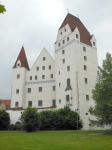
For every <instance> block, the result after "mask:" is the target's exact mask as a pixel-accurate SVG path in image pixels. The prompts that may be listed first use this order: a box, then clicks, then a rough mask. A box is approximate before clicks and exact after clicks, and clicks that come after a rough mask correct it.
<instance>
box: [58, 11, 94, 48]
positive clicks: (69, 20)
mask: <svg viewBox="0 0 112 150" xmlns="http://www.w3.org/2000/svg"><path fill="white" fill-rule="evenodd" d="M66 24H69V26H70V29H71V31H72V32H73V31H74V29H75V28H76V27H77V28H78V30H79V32H80V41H81V42H82V43H85V44H87V45H90V46H91V43H90V36H91V35H90V33H89V31H88V30H87V29H86V27H85V26H84V25H83V23H82V22H81V21H80V19H79V18H77V17H75V16H73V15H71V14H70V13H68V14H67V16H66V18H65V20H64V21H63V23H62V25H61V26H60V28H59V29H61V28H62V27H64V26H65V25H66Z"/></svg>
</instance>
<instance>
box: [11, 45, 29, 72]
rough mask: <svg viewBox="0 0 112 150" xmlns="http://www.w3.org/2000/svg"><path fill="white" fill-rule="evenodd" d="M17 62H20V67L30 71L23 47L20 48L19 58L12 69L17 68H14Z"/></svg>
mask: <svg viewBox="0 0 112 150" xmlns="http://www.w3.org/2000/svg"><path fill="white" fill-rule="evenodd" d="M18 60H20V61H21V67H25V68H26V69H28V70H30V69H29V65H28V61H27V58H26V54H25V50H24V47H22V48H21V51H20V53H19V56H18V58H17V60H16V62H15V65H14V67H13V68H17V67H16V66H17V62H18Z"/></svg>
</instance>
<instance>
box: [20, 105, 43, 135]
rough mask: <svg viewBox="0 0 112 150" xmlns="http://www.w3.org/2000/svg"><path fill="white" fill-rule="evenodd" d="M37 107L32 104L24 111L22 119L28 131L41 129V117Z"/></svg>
mask: <svg viewBox="0 0 112 150" xmlns="http://www.w3.org/2000/svg"><path fill="white" fill-rule="evenodd" d="M37 111H38V110H37V109H36V108H31V107H30V106H29V107H28V108H27V110H25V111H24V112H23V114H22V115H21V117H20V120H21V121H22V124H23V128H24V129H25V130H26V131H27V132H33V131H36V130H38V129H39V127H40V125H41V122H40V117H39V115H38V113H37Z"/></svg>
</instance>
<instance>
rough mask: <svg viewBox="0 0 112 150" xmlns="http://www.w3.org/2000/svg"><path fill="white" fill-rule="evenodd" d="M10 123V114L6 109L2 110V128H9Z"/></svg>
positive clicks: (0, 113)
mask: <svg viewBox="0 0 112 150" xmlns="http://www.w3.org/2000/svg"><path fill="white" fill-rule="evenodd" d="M9 125H10V116H9V113H7V112H6V111H5V110H0V130H7V129H8V128H9Z"/></svg>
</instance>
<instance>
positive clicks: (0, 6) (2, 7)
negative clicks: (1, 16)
mask: <svg viewBox="0 0 112 150" xmlns="http://www.w3.org/2000/svg"><path fill="white" fill-rule="evenodd" d="M5 11H6V9H5V6H3V5H1V4H0V13H4V12H5Z"/></svg>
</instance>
